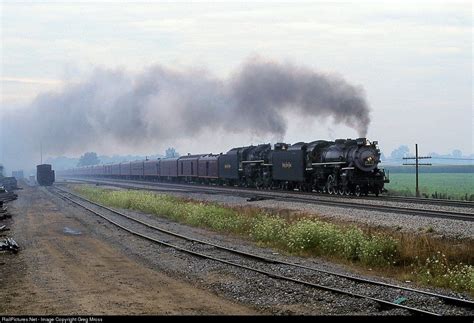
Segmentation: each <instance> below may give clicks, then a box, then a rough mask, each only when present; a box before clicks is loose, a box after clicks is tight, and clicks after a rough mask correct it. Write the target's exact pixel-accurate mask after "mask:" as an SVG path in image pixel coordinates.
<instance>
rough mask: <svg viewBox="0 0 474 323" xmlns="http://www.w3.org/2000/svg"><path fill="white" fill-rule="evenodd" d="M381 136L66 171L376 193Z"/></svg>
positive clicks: (263, 146)
mask: <svg viewBox="0 0 474 323" xmlns="http://www.w3.org/2000/svg"><path fill="white" fill-rule="evenodd" d="M379 163H380V150H379V149H378V148H377V142H376V141H374V142H370V141H369V140H367V139H366V138H358V139H337V140H335V141H325V140H317V141H313V142H310V143H305V142H298V143H295V144H293V145H289V144H286V143H277V144H275V145H274V147H273V149H272V147H271V145H270V144H261V145H257V146H253V145H252V146H246V147H237V148H233V149H231V150H229V151H228V152H227V153H226V154H219V155H214V154H201V155H187V156H182V157H179V158H164V159H157V160H141V161H133V162H126V163H120V164H112V165H97V166H86V167H80V168H74V169H70V170H66V171H62V172H61V175H62V176H90V177H111V178H122V179H147V180H164V181H175V182H193V183H205V184H209V183H214V184H219V185H228V186H244V187H255V188H259V189H285V190H294V189H299V190H300V191H306V192H312V191H316V192H325V193H328V194H339V195H351V194H353V195H356V196H360V195H361V194H365V195H367V194H369V193H372V194H375V195H376V196H378V195H379V194H380V193H381V192H382V191H383V187H384V184H385V183H388V182H389V179H388V178H387V176H386V175H385V172H384V170H383V169H379V168H378V167H377V166H378V164H379Z"/></svg>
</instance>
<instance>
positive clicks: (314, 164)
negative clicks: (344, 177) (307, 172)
mask: <svg viewBox="0 0 474 323" xmlns="http://www.w3.org/2000/svg"><path fill="white" fill-rule="evenodd" d="M345 163H346V162H329V163H312V164H311V165H312V166H320V165H342V164H345Z"/></svg>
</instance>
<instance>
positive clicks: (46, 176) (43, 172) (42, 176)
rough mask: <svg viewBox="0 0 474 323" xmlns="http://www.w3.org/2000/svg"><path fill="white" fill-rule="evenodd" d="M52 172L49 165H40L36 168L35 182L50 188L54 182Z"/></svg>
mask: <svg viewBox="0 0 474 323" xmlns="http://www.w3.org/2000/svg"><path fill="white" fill-rule="evenodd" d="M54 177H55V175H54V170H52V169H51V165H50V164H41V165H37V166H36V181H37V182H38V184H39V185H41V186H51V185H53V183H54V180H55V178H54Z"/></svg>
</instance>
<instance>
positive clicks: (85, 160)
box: [77, 152, 100, 167]
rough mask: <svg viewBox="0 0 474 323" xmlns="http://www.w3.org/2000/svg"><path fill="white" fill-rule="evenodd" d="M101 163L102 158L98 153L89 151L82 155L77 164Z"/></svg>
mask: <svg viewBox="0 0 474 323" xmlns="http://www.w3.org/2000/svg"><path fill="white" fill-rule="evenodd" d="M99 163H100V160H99V158H98V157H97V154H96V153H94V152H89V153H85V154H84V155H82V156H81V158H80V159H79V163H77V166H78V167H80V166H91V165H97V164H99Z"/></svg>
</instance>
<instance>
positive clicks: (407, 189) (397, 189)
mask: <svg viewBox="0 0 474 323" xmlns="http://www.w3.org/2000/svg"><path fill="white" fill-rule="evenodd" d="M418 181H419V187H420V193H421V194H422V195H423V196H425V197H437V198H451V199H462V200H466V197H467V200H471V201H473V200H474V173H420V174H419V179H418ZM385 188H386V189H387V190H388V192H389V194H391V195H404V196H414V195H415V191H416V177H415V174H414V173H392V172H390V183H388V184H386V186H385ZM433 194H434V196H433Z"/></svg>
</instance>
